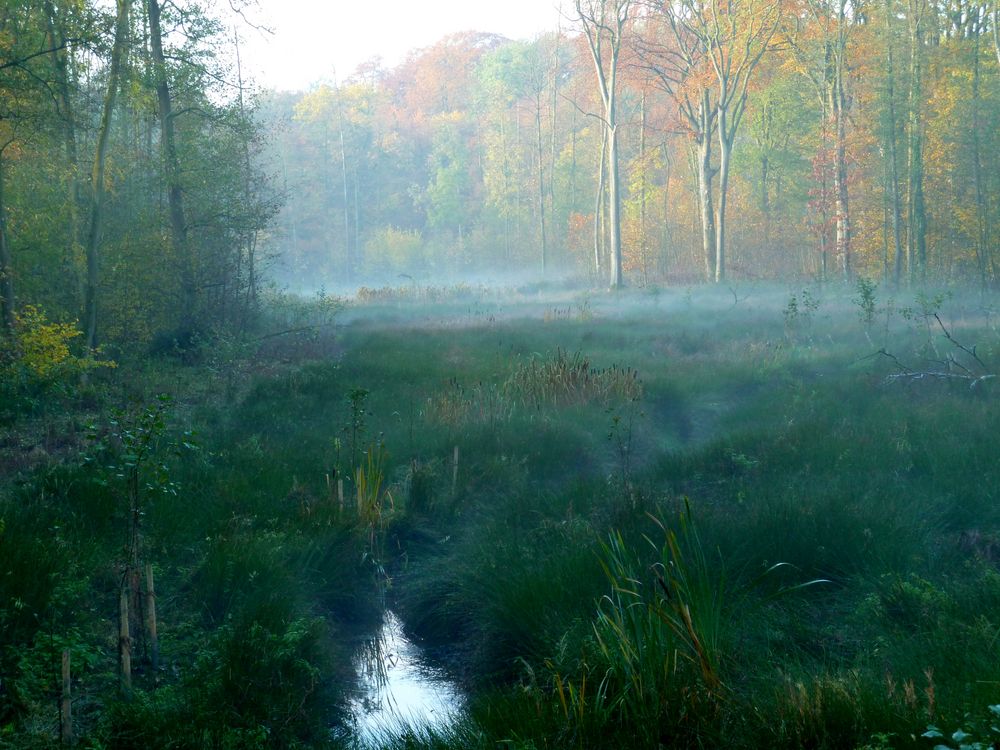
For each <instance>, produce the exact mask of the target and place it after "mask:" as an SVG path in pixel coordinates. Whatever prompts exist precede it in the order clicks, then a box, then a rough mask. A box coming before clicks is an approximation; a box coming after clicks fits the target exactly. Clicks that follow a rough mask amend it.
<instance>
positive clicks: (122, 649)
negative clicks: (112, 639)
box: [118, 587, 132, 695]
mask: <svg viewBox="0 0 1000 750" xmlns="http://www.w3.org/2000/svg"><path fill="white" fill-rule="evenodd" d="M118 677H119V687H120V689H121V691H122V692H123V693H125V694H126V695H127V694H128V693H130V692H131V691H132V638H131V637H130V636H129V628H128V589H127V588H126V587H122V590H121V595H120V596H119V598H118Z"/></svg>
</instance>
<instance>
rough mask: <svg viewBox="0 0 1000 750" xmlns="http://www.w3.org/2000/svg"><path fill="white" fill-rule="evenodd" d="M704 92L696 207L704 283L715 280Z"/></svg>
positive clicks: (708, 127) (707, 109)
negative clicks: (699, 224) (699, 228)
mask: <svg viewBox="0 0 1000 750" xmlns="http://www.w3.org/2000/svg"><path fill="white" fill-rule="evenodd" d="M708 97H709V95H708V91H707V90H706V91H705V92H703V94H702V101H701V104H700V105H699V111H698V117H699V121H700V125H701V127H700V133H698V207H699V214H700V216H701V249H702V258H704V260H705V281H708V282H711V281H712V280H713V279H714V278H715V208H714V206H713V200H712V178H713V176H714V175H715V172H714V171H713V169H712V128H711V123H712V120H711V117H712V110H711V108H710V103H709V98H708Z"/></svg>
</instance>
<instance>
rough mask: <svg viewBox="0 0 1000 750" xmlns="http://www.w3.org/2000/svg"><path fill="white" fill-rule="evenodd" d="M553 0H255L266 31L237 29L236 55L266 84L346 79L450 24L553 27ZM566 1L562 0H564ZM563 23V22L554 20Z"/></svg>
mask: <svg viewBox="0 0 1000 750" xmlns="http://www.w3.org/2000/svg"><path fill="white" fill-rule="evenodd" d="M559 2H560V0H423V1H422V2H421V1H420V0H368V1H367V2H366V1H365V0H259V3H260V9H259V11H257V12H255V13H254V14H253V18H254V20H257V19H259V21H260V22H261V23H262V24H263V25H266V26H268V27H269V28H271V29H273V30H274V32H275V33H274V34H273V36H267V35H262V34H260V33H258V32H256V31H254V30H253V29H243V30H242V31H241V34H240V36H241V37H242V38H243V50H242V54H243V62H244V65H245V66H246V68H247V69H248V70H249V71H250V72H252V73H253V75H254V78H255V79H256V80H257V82H258V83H259V84H260V85H261V86H263V87H266V88H275V89H292V90H294V89H305V88H307V87H308V86H309V84H310V83H313V82H315V81H318V80H320V79H332V77H333V72H334V69H336V74H337V77H338V78H346V77H347V76H349V75H350V74H351V73H352V72H354V69H355V68H356V67H357V66H358V64H359V63H362V62H364V61H366V60H369V59H370V58H372V57H374V56H376V55H378V56H381V57H382V59H383V64H384V65H385V66H386V67H392V66H393V65H395V64H396V63H398V62H400V61H401V60H402V59H403V57H404V56H405V54H406V53H407V52H408V51H409V50H411V49H415V48H419V47H427V46H429V45H431V44H433V43H434V42H436V41H437V40H438V39H440V38H441V37H443V36H445V35H447V34H451V33H454V32H457V31H488V32H495V33H498V34H503V35H504V36H508V37H510V38H512V39H531V38H533V37H535V36H536V35H538V34H540V33H542V32H546V31H555V30H556V29H557V28H559V24H560V14H559V10H558V5H559ZM565 5H566V7H569V5H570V4H569V1H568V0H565ZM562 26H563V27H564V28H565V27H566V26H567V22H566V20H565V19H563V20H562Z"/></svg>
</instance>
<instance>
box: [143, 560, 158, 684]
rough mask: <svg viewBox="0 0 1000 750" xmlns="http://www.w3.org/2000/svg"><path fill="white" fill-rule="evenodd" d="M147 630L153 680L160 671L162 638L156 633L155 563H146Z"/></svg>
mask: <svg viewBox="0 0 1000 750" xmlns="http://www.w3.org/2000/svg"><path fill="white" fill-rule="evenodd" d="M146 631H147V633H148V634H149V664H150V666H151V667H152V668H153V681H154V682H155V681H156V678H157V676H158V675H159V671H160V640H159V638H158V637H157V635H156V589H155V588H154V587H153V565H152V564H151V563H146Z"/></svg>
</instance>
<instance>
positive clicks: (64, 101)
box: [44, 0, 84, 304]
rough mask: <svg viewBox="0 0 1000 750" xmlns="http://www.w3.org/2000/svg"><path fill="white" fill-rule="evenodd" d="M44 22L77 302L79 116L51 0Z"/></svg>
mask: <svg viewBox="0 0 1000 750" xmlns="http://www.w3.org/2000/svg"><path fill="white" fill-rule="evenodd" d="M44 9H45V24H46V34H47V37H48V45H49V48H50V49H51V50H52V70H53V73H54V78H55V96H56V101H57V103H58V108H59V114H60V116H61V120H62V131H63V148H64V150H65V156H66V168H67V179H66V205H67V207H68V210H69V217H68V218H69V220H68V222H67V224H68V226H67V232H66V233H67V238H66V249H65V258H64V261H63V263H64V265H65V267H66V270H67V273H68V274H69V276H70V278H71V279H73V280H74V286H75V288H76V295H77V299H76V303H77V304H80V303H82V301H83V298H84V293H83V291H84V290H83V278H82V275H81V274H80V273H79V271H78V269H79V266H78V264H77V251H78V248H79V246H80V204H81V202H82V201H81V197H82V196H81V192H82V191H81V189H80V180H79V176H78V172H77V169H78V166H79V159H78V158H77V145H76V115H75V110H74V107H73V97H72V94H71V91H70V81H69V64H68V61H67V54H68V53H67V43H66V32H65V29H64V27H63V26H62V24H61V23H60V22H59V18H58V16H57V15H56V9H55V6H54V5H53V4H52V1H51V0H45V3H44Z"/></svg>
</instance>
